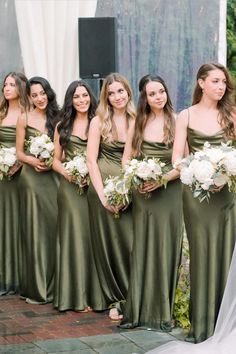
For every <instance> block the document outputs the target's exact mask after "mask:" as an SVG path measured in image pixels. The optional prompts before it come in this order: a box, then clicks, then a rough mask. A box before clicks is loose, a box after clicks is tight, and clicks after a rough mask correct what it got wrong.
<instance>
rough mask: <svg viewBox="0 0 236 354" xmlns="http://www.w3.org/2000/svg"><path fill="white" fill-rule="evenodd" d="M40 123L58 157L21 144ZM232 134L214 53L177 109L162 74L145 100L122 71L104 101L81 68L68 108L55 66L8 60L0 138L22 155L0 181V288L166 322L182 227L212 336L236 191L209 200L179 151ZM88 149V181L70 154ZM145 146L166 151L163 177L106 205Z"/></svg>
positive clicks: (195, 291) (198, 317) (150, 82)
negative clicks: (108, 183)
mask: <svg viewBox="0 0 236 354" xmlns="http://www.w3.org/2000/svg"><path fill="white" fill-rule="evenodd" d="M42 133H45V134H47V135H48V136H49V137H50V138H51V139H52V140H54V147H55V151H54V157H53V164H52V168H49V167H48V166H47V165H46V164H45V163H44V162H43V161H41V160H40V159H38V158H36V157H35V156H33V155H32V154H31V153H30V151H29V148H28V147H27V144H25V141H26V140H28V139H29V138H30V137H33V136H35V135H39V134H42ZM228 140H231V141H235V140H236V108H235V101H234V87H233V83H232V80H231V78H230V76H229V73H228V71H227V69H226V68H225V67H224V66H222V65H221V64H218V63H207V64H203V65H202V66H201V67H200V69H199V71H198V74H197V78H196V85H195V88H194V93H193V102H192V106H191V107H189V108H187V109H184V110H183V111H182V112H180V113H179V114H178V115H177V114H175V113H174V111H173V107H172V103H171V98H170V95H169V92H168V88H167V86H166V84H165V82H164V81H163V79H162V78H161V77H160V76H157V75H145V76H144V77H142V78H141V80H140V82H139V98H138V104H137V110H136V109H135V105H134V101H133V95H132V91H131V88H130V84H129V83H128V81H127V80H126V79H125V78H124V77H123V76H122V75H120V74H119V73H112V74H110V75H108V76H107V77H106V78H105V80H104V82H103V86H102V89H101V93H100V98H99V104H98V105H97V102H96V99H95V97H94V95H93V93H92V91H91V89H90V87H89V86H88V84H87V83H86V82H85V81H83V80H79V81H73V82H72V83H71V84H70V85H69V87H68V88H67V91H66V94H65V98H64V103H63V106H62V108H61V109H59V107H58V104H57V102H56V94H55V92H54V91H53V89H52V88H51V86H50V84H49V82H48V81H47V80H46V79H44V78H42V77H33V78H31V79H29V80H27V79H26V77H25V76H24V75H23V74H21V73H14V72H11V73H9V74H8V75H7V76H6V77H5V79H4V81H3V89H2V97H1V100H0V146H3V147H12V146H16V152H17V158H18V162H17V163H16V164H15V165H14V166H13V167H12V168H11V169H10V171H9V173H8V177H7V178H3V180H1V181H0V222H1V231H0V295H7V294H14V293H18V294H19V295H20V297H21V299H23V300H25V301H26V302H27V303H29V304H45V303H48V302H52V303H53V306H54V307H55V308H56V309H58V311H66V310H73V311H78V312H90V311H103V310H107V309H109V317H110V319H111V320H113V321H117V323H118V324H119V326H120V328H134V327H143V328H148V329H156V330H161V331H165V332H169V331H171V330H172V328H173V326H174V321H173V307H174V297H175V290H176V286H177V282H178V269H179V266H180V262H181V249H182V237H183V229H184V227H185V229H186V233H187V238H188V241H189V249H190V280H191V298H190V314H189V316H190V322H191V329H190V332H189V335H188V337H187V340H189V341H193V342H195V343H198V342H201V341H203V340H205V339H206V338H208V337H210V336H211V335H212V334H213V332H214V327H215V323H216V320H217V315H218V312H219V308H220V304H221V300H222V296H223V293H224V288H225V284H226V280H227V275H228V270H229V267H230V261H231V257H232V253H233V249H234V244H235V240H236V234H235V232H234V229H235V225H236V220H235V217H236V205H235V195H234V194H233V193H230V192H229V191H228V189H227V187H219V188H217V189H215V191H214V193H212V196H211V198H210V201H209V203H208V202H207V201H203V202H202V203H200V202H199V200H198V199H195V198H193V196H192V193H191V191H190V189H189V188H187V187H186V188H185V187H183V186H182V184H181V181H180V179H179V175H180V170H179V167H178V165H177V166H176V164H175V163H176V162H177V161H179V159H181V158H183V157H184V156H186V155H188V154H189V153H192V152H195V151H199V150H201V149H202V148H203V145H204V143H205V142H206V141H208V142H209V143H211V144H212V145H215V146H217V145H220V144H221V142H226V141H228ZM79 153H86V159H87V166H88V171H89V176H90V183H89V185H87V182H84V183H82V186H81V187H83V193H82V194H79V193H78V186H77V185H76V184H75V183H73V179H72V177H71V176H70V175H69V174H68V172H67V170H66V169H65V165H64V163H65V162H67V161H70V160H71V159H73V157H74V156H75V155H76V154H79ZM145 157H150V158H152V157H155V158H159V159H160V160H161V161H162V162H164V163H165V166H166V172H165V176H164V177H165V179H166V181H167V182H168V183H167V186H166V188H165V187H164V186H163V185H161V184H157V183H151V182H146V183H145V184H144V185H143V187H142V188H140V189H138V190H135V191H133V192H132V203H131V204H130V205H129V206H128V207H127V208H124V206H123V205H119V206H112V205H110V204H109V203H108V200H107V197H106V195H105V194H104V190H103V188H104V181H105V179H106V178H107V177H109V176H117V175H119V174H120V172H121V168H122V166H124V165H125V164H126V163H127V161H129V160H130V159H132V158H136V159H143V158H145ZM173 166H175V168H174V167H173ZM147 193H149V194H151V197H150V198H145V195H146V194H147ZM118 212H119V215H120V217H119V218H114V213H118Z"/></svg>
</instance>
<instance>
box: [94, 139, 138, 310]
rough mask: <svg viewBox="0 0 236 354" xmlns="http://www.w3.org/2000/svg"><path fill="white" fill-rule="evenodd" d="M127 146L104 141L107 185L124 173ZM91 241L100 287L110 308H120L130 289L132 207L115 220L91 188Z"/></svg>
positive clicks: (102, 159)
mask: <svg viewBox="0 0 236 354" xmlns="http://www.w3.org/2000/svg"><path fill="white" fill-rule="evenodd" d="M124 144H125V143H123V142H119V141H114V142H111V143H107V142H104V141H101V144H100V151H99V157H98V166H99V169H100V171H101V176H102V179H103V181H104V180H105V179H106V178H107V177H109V176H117V175H119V174H120V172H121V158H122V155H123V150H124ZM88 202H89V215H90V226H91V239H92V246H93V252H94V259H95V264H96V268H97V271H98V276H99V280H100V284H101V287H102V290H103V294H104V296H105V299H106V302H107V304H108V305H114V306H117V307H118V306H119V305H120V304H119V302H121V301H124V300H125V298H126V294H127V289H128V280H129V273H130V253H131V249H132V243H133V226H132V215H131V207H128V209H126V210H125V211H124V212H121V213H120V218H114V216H113V215H112V213H111V212H109V211H108V210H107V209H106V208H104V206H103V205H102V204H101V202H100V200H99V198H98V195H97V193H96V191H95V189H94V187H93V185H92V184H91V185H90V186H89V189H88Z"/></svg>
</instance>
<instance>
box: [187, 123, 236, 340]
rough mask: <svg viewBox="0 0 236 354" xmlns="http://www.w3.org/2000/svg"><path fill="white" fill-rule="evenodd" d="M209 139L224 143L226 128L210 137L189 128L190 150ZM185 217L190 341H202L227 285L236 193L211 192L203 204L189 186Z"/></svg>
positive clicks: (235, 233) (235, 222) (210, 328)
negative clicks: (188, 260)
mask: <svg viewBox="0 0 236 354" xmlns="http://www.w3.org/2000/svg"><path fill="white" fill-rule="evenodd" d="M206 141H208V142H209V143H210V144H211V145H220V143H221V142H222V141H224V133H223V131H222V130H221V131H219V132H218V133H216V134H215V135H211V136H208V135H205V134H203V133H201V132H199V131H197V130H194V129H191V128H188V144H189V148H190V152H195V151H198V150H200V149H202V147H203V145H204V143H205V142H206ZM184 218H185V225H186V231H187V237H188V241H189V249H190V284H191V302H190V320H191V331H190V335H189V340H192V341H195V342H201V341H203V340H205V339H206V338H208V337H210V336H211V335H212V334H213V332H214V327H215V323H216V319H217V315H218V311H219V308H220V304H221V300H222V295H223V292H224V288H225V284H226V279H227V275H228V270H229V266H230V261H231V256H232V253H233V248H234V244H235V240H236V229H235V225H236V220H235V195H234V194H233V193H230V192H228V187H227V186H226V187H224V188H223V189H222V190H221V191H220V192H218V193H214V194H211V197H210V201H209V203H208V202H207V201H203V202H202V203H200V202H199V200H198V199H197V198H193V196H192V192H191V191H190V189H189V188H188V187H187V186H186V187H185V188H184Z"/></svg>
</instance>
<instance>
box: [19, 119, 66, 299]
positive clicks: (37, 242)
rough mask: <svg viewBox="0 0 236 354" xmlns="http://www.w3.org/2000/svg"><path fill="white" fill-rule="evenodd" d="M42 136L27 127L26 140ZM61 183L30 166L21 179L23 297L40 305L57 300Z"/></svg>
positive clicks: (50, 173)
mask: <svg viewBox="0 0 236 354" xmlns="http://www.w3.org/2000/svg"><path fill="white" fill-rule="evenodd" d="M38 133H39V131H38V130H37V129H35V128H33V127H31V126H27V127H26V137H25V138H26V139H27V140H28V139H29V138H30V137H31V136H35V135H36V134H38ZM26 153H27V154H29V152H28V151H26ZM58 183H59V179H58V176H57V174H56V173H55V172H54V171H52V170H49V171H46V172H41V173H40V172H36V171H35V170H34V168H33V167H31V166H29V165H27V164H24V166H23V168H22V172H21V175H20V178H19V184H18V188H19V195H20V220H21V236H20V257H21V259H20V263H21V267H20V294H21V296H22V298H27V302H32V303H36V304H37V303H39V304H43V303H47V302H52V298H53V286H54V272H55V257H56V225H57V189H58Z"/></svg>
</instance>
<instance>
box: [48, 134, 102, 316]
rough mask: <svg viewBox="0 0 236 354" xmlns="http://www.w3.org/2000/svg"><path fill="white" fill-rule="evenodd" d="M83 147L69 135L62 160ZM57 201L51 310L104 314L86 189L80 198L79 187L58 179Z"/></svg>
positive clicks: (70, 156)
mask: <svg viewBox="0 0 236 354" xmlns="http://www.w3.org/2000/svg"><path fill="white" fill-rule="evenodd" d="M86 145H87V141H85V140H82V139H80V138H79V137H77V136H73V135H72V136H71V137H70V141H69V142H68V144H67V146H66V148H65V150H64V152H65V160H66V161H69V160H71V159H73V157H74V156H75V154H78V153H83V152H84V151H85V149H86ZM57 201H58V230H57V237H58V243H57V244H58V248H57V267H56V276H55V290H54V301H53V302H54V306H55V307H57V308H58V310H59V311H64V310H76V311H79V310H84V309H85V308H86V307H88V306H90V307H92V308H93V309H94V310H104V309H105V308H106V307H107V305H106V302H105V300H104V298H103V296H102V291H101V288H100V284H99V280H98V275H97V271H96V268H95V265H94V259H93V252H92V246H91V234H90V225H89V211H88V201H87V189H86V188H85V189H84V193H83V194H82V195H80V194H79V192H78V186H77V185H76V184H74V183H70V182H68V181H67V180H66V179H65V178H64V177H62V176H61V179H60V187H59V190H58V198H57Z"/></svg>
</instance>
